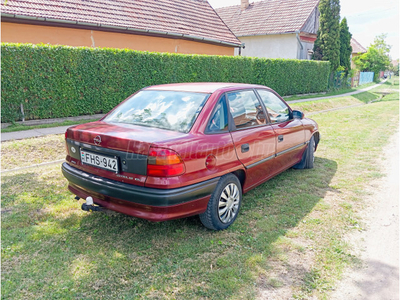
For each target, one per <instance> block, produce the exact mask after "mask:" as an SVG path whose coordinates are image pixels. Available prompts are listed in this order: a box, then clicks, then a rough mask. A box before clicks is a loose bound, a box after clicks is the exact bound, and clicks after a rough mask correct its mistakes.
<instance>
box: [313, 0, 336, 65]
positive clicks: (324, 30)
mask: <svg viewBox="0 0 400 300" xmlns="http://www.w3.org/2000/svg"><path fill="white" fill-rule="evenodd" d="M319 11H320V14H321V15H320V17H319V29H318V33H317V40H316V41H315V43H314V54H313V59H315V60H327V61H329V62H330V63H331V70H332V71H334V70H336V69H337V68H338V67H339V65H340V57H339V56H340V39H339V37H340V23H339V21H340V3H339V0H321V2H320V3H319Z"/></svg>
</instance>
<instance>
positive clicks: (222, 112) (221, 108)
mask: <svg viewBox="0 0 400 300" xmlns="http://www.w3.org/2000/svg"><path fill="white" fill-rule="evenodd" d="M225 131H228V108H227V106H226V99H225V96H222V97H221V99H219V101H218V103H217V105H216V106H215V109H214V112H213V113H212V115H211V118H210V120H209V121H208V124H207V128H206V133H219V132H225Z"/></svg>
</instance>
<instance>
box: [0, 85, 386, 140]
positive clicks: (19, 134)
mask: <svg viewBox="0 0 400 300" xmlns="http://www.w3.org/2000/svg"><path fill="white" fill-rule="evenodd" d="M385 81H386V80H384V81H382V82H380V83H378V84H375V85H373V86H370V87H367V88H365V89H361V90H357V91H354V92H350V93H346V94H341V95H336V96H326V97H318V98H308V99H301V100H286V102H287V103H289V104H290V103H299V102H308V101H318V100H324V99H331V98H338V97H345V96H351V95H355V94H359V93H362V92H366V91H369V90H372V89H373V88H376V87H377V86H379V85H380V84H382V83H384V82H385ZM96 116H98V118H99V119H100V118H101V116H102V115H96ZM90 117H91V118H92V119H93V118H94V117H95V116H90ZM74 118H75V119H76V120H79V119H88V116H82V117H74ZM50 122H51V121H49V120H43V123H42V124H46V123H50ZM36 124H37V125H38V124H40V121H39V120H38V121H36ZM70 126H72V125H70ZM70 126H59V127H50V128H38V129H31V130H23V131H14V132H6V133H2V134H1V141H2V142H4V141H10V140H21V139H26V138H33V137H39V136H45V135H49V134H63V133H65V131H66V130H67V128H68V127H70Z"/></svg>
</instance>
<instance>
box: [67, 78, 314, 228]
mask: <svg viewBox="0 0 400 300" xmlns="http://www.w3.org/2000/svg"><path fill="white" fill-rule="evenodd" d="M65 139H66V146H67V157H66V162H65V163H63V165H62V172H63V174H64V176H65V177H66V179H67V180H68V182H69V185H68V188H69V190H70V191H71V192H72V193H73V194H74V195H76V199H78V200H79V199H80V198H83V199H86V202H85V203H83V204H82V208H83V209H84V210H102V209H109V210H113V211H116V212H120V213H123V214H127V215H130V216H134V217H138V218H143V219H147V220H151V221H165V220H172V219H177V218H183V217H188V216H192V215H199V216H200V220H201V222H202V223H203V224H204V226H206V227H207V228H210V229H213V230H222V229H226V228H227V227H228V226H230V225H231V224H232V223H233V222H234V221H235V219H236V218H237V216H238V214H239V211H240V206H241V204H242V195H243V194H244V193H246V192H247V191H249V190H250V189H253V188H254V187H256V186H258V185H260V184H262V183H263V182H265V181H267V180H268V179H270V178H272V177H273V176H275V175H277V174H279V173H281V172H283V171H285V170H286V169H288V168H291V167H294V168H298V169H304V168H312V167H313V165H314V151H315V150H316V148H317V145H318V143H319V141H320V134H319V131H318V126H317V124H316V122H314V121H313V120H311V119H307V118H305V117H304V114H303V113H302V112H300V111H296V110H292V109H291V108H290V107H289V106H288V105H287V103H286V102H285V101H284V100H283V99H282V98H281V97H280V96H279V95H278V94H277V93H276V92H275V91H273V90H272V89H270V88H268V87H265V86H260V85H250V84H236V83H209V82H208V83H181V84H166V85H157V86H151V87H147V88H144V89H142V90H140V91H138V92H136V93H135V94H133V95H131V96H130V97H128V98H127V99H126V100H125V101H123V102H122V103H120V104H119V105H118V106H117V107H115V108H114V109H113V110H112V111H110V112H109V113H108V114H107V115H106V116H105V117H104V118H102V119H101V120H100V121H97V122H92V123H87V124H82V125H77V126H74V127H70V128H68V130H67V131H66V133H65Z"/></svg>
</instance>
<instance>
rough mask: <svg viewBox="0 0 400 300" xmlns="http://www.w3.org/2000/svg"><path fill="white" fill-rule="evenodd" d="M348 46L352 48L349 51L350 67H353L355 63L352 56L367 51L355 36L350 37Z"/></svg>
mask: <svg viewBox="0 0 400 300" xmlns="http://www.w3.org/2000/svg"><path fill="white" fill-rule="evenodd" d="M350 46H351V48H352V49H353V50H352V51H351V68H352V69H355V68H356V65H355V64H354V62H353V59H354V57H356V56H359V55H361V54H363V53H366V52H367V49H365V48H364V47H363V46H362V45H361V44H360V43H359V42H357V40H356V39H355V38H351V40H350Z"/></svg>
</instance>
